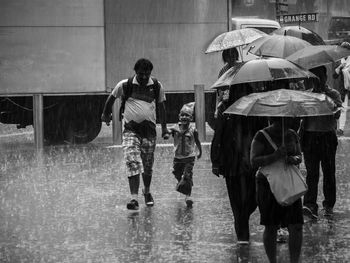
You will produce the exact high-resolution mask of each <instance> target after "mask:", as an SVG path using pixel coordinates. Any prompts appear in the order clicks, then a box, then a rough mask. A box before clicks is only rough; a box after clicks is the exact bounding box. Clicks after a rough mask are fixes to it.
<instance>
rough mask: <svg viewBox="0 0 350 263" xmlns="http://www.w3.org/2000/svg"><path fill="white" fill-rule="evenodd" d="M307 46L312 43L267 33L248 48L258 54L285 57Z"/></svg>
mask: <svg viewBox="0 0 350 263" xmlns="http://www.w3.org/2000/svg"><path fill="white" fill-rule="evenodd" d="M307 46H311V44H310V43H308V42H306V41H305V40H302V39H300V38H296V37H292V36H284V35H266V36H264V37H261V38H259V39H257V40H254V41H253V42H252V43H250V44H249V47H248V50H249V52H251V53H253V54H254V55H257V56H263V57H276V58H285V57H288V56H289V55H291V54H293V53H295V52H296V51H298V50H300V49H302V48H304V47H307Z"/></svg>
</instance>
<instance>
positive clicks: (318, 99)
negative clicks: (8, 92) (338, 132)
mask: <svg viewBox="0 0 350 263" xmlns="http://www.w3.org/2000/svg"><path fill="white" fill-rule="evenodd" d="M334 108H335V104H334V102H333V101H332V100H331V99H330V98H329V97H328V96H326V95H324V94H315V93H311V92H306V91H296V90H286V89H279V90H273V91H268V92H260V93H252V94H250V95H247V96H244V97H242V98H241V99H239V100H238V101H236V102H235V103H233V104H232V105H231V106H230V107H229V108H228V109H227V110H226V111H225V112H224V113H225V114H228V115H243V116H246V117H248V118H252V117H270V122H271V124H270V125H269V126H268V127H266V128H264V129H260V130H259V131H257V132H256V134H255V136H254V139H253V140H252V144H251V152H250V160H251V164H252V167H253V168H255V169H257V168H258V167H260V166H267V165H269V164H272V163H274V162H275V161H278V160H280V159H281V158H283V159H284V160H285V161H286V162H287V164H288V163H289V164H293V165H297V164H299V163H300V162H301V149H300V145H299V137H298V136H297V134H296V132H295V131H294V130H293V129H290V124H291V123H292V121H291V120H292V118H295V117H305V116H319V115H333V111H334ZM264 133H267V134H268V135H269V137H271V140H272V141H273V142H274V143H275V144H276V145H277V147H276V148H277V150H275V149H274V148H273V147H272V144H271V143H270V142H269V141H268V137H267V136H266V135H264ZM256 185H257V189H256V191H257V193H256V194H257V202H258V206H259V210H260V214H261V219H260V222H261V224H262V225H264V226H265V230H264V234H263V242H264V246H265V250H266V253H267V256H268V258H269V260H270V262H276V239H277V238H276V237H277V229H278V227H279V226H280V225H282V226H288V230H289V232H290V236H289V242H288V244H289V252H290V260H291V262H299V257H300V252H301V246H302V224H303V216H302V202H301V198H299V199H297V200H296V201H294V203H292V204H289V205H287V206H282V205H280V204H279V203H278V202H277V200H276V198H275V196H274V194H273V193H272V191H271V187H270V185H269V183H268V180H267V178H266V177H265V176H264V174H262V172H261V170H259V172H258V173H257V177H256Z"/></svg>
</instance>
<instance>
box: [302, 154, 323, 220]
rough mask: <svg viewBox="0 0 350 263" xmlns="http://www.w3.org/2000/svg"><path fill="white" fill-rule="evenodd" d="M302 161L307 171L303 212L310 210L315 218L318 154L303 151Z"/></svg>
mask: <svg viewBox="0 0 350 263" xmlns="http://www.w3.org/2000/svg"><path fill="white" fill-rule="evenodd" d="M304 161H305V167H306V171H307V175H306V184H307V186H308V190H307V192H306V194H305V196H304V211H305V209H309V210H311V213H312V214H313V215H314V217H316V218H317V214H318V213H317V211H318V205H317V193H318V182H319V177H320V160H319V158H318V153H316V152H314V151H312V149H310V150H309V151H304Z"/></svg>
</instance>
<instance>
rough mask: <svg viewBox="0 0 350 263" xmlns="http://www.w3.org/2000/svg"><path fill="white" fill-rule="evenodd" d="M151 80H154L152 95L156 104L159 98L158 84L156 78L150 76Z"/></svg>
mask: <svg viewBox="0 0 350 263" xmlns="http://www.w3.org/2000/svg"><path fill="white" fill-rule="evenodd" d="M152 80H153V82H154V87H155V92H154V96H155V100H156V105H157V104H158V100H159V92H160V84H159V82H158V80H157V79H156V78H152Z"/></svg>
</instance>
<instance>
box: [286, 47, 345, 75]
mask: <svg viewBox="0 0 350 263" xmlns="http://www.w3.org/2000/svg"><path fill="white" fill-rule="evenodd" d="M347 56H350V49H347V48H343V47H340V46H335V45H319V46H308V47H304V48H303V49H300V50H298V51H297V52H295V53H293V54H292V55H290V56H288V57H286V59H287V60H289V61H292V62H294V63H296V64H298V65H299V66H301V67H303V68H307V69H311V68H316V67H319V66H323V65H326V64H328V63H332V62H336V61H338V60H340V59H342V58H344V57H347Z"/></svg>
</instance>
